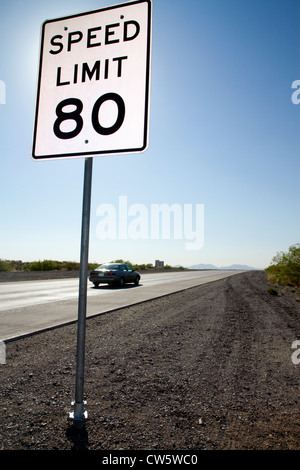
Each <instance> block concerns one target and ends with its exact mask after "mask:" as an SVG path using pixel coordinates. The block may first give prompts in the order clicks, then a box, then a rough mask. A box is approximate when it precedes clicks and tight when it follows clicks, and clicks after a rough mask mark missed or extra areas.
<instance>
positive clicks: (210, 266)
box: [188, 264, 256, 271]
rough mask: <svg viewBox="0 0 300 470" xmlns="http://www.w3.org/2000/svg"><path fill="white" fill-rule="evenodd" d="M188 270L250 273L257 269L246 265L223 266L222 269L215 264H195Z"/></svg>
mask: <svg viewBox="0 0 300 470" xmlns="http://www.w3.org/2000/svg"><path fill="white" fill-rule="evenodd" d="M188 269H237V270H239V271H249V270H253V269H256V268H252V267H251V266H247V265H245V264H232V265H231V266H222V267H221V268H219V267H218V266H215V265H214V264H194V265H193V266H189V268H188Z"/></svg>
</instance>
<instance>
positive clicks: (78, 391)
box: [69, 158, 93, 425]
mask: <svg viewBox="0 0 300 470" xmlns="http://www.w3.org/2000/svg"><path fill="white" fill-rule="evenodd" d="M92 170H93V159H92V158H86V159H85V167H84V188H83V204H82V226H81V253H80V274H79V298H78V326H77V356H76V383H75V401H74V402H72V405H73V406H74V411H73V412H71V413H69V419H71V420H73V421H74V424H79V425H80V424H82V423H83V422H84V421H85V419H87V411H86V409H85V405H86V402H84V401H83V385H84V356H85V326H86V304H87V276H88V255H89V233H90V207H91V190H92Z"/></svg>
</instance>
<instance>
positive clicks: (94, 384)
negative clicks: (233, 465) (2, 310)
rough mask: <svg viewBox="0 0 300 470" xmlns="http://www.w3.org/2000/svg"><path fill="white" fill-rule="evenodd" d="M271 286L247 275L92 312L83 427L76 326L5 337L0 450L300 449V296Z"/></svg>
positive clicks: (263, 279) (257, 276)
mask: <svg viewBox="0 0 300 470" xmlns="http://www.w3.org/2000/svg"><path fill="white" fill-rule="evenodd" d="M267 290H268V285H267V281H266V277H265V274H264V273H263V272H260V271H250V272H245V273H242V274H237V275H234V276H232V277H230V278H227V279H223V280H219V281H215V282H212V283H209V284H206V285H202V286H199V287H195V288H191V289H187V290H185V291H182V292H179V293H175V294H172V295H168V296H165V297H163V298H160V299H155V300H151V301H148V302H145V303H142V304H140V305H136V306H132V307H127V308H124V309H120V310H117V311H114V312H111V313H107V314H103V315H99V316H97V317H94V318H90V319H88V320H87V330H86V363H85V384H84V390H85V396H86V400H87V410H88V420H87V421H86V424H85V427H84V428H83V429H82V430H76V429H75V428H74V426H73V425H72V423H71V422H69V421H68V420H67V415H68V413H69V412H70V411H72V408H71V401H72V400H73V399H74V388H75V368H76V342H77V338H76V331H77V325H76V324H73V325H68V326H64V327H61V328H57V329H54V330H51V331H47V332H42V333H39V334H35V335H32V336H30V337H27V338H23V339H19V340H15V341H11V342H8V343H7V344H6V364H3V365H0V377H1V380H0V407H1V409H0V449H2V450H11V449H14V450H15V449H19V450H27V449H31V450H71V449H87V450H121V449H123V450H127V451H128V450H151V449H152V450H170V451H171V450H173V451H174V450H225V449H226V450H299V449H300V407H299V385H300V364H297V363H296V364H295V363H294V362H293V361H292V354H293V353H294V357H298V358H300V351H299V354H298V356H297V355H296V352H297V351H295V350H293V349H292V343H293V342H294V341H296V340H299V339H300V302H299V301H297V300H296V297H295V294H292V293H290V292H287V291H285V292H283V294H282V295H278V296H272V295H269V294H268V293H267ZM298 297H299V296H298ZM299 349H300V348H299Z"/></svg>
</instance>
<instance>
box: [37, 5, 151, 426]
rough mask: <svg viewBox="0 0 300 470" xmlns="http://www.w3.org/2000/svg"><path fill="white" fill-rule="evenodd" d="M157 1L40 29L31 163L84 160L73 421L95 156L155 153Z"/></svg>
mask: <svg viewBox="0 0 300 470" xmlns="http://www.w3.org/2000/svg"><path fill="white" fill-rule="evenodd" d="M151 12H152V0H131V1H127V2H125V3H121V4H118V5H112V6H108V7H106V8H101V9H98V10H95V11H87V12H83V13H80V14H74V15H70V16H66V17H62V18H55V19H52V20H47V21H45V22H44V23H43V25H42V28H41V43H40V63H39V73H38V82H37V96H36V110H35V120H34V131H33V142H32V158H33V160H35V161H39V160H40V161H43V160H51V159H57V158H59V159H60V158H74V157H85V173H84V188H83V208H82V232H81V254H80V279H79V302H78V331H77V358H76V366H77V369H76V386H75V401H74V402H73V407H74V409H73V411H72V412H70V413H69V419H72V420H74V422H75V423H76V424H82V423H83V422H84V420H85V419H86V418H87V411H86V409H85V402H84V401H83V384H84V355H85V326H86V303H87V281H88V280H87V277H88V250H89V226H90V204H91V186H92V165H93V158H92V157H93V156H96V155H120V154H126V153H130V154H132V153H141V152H144V151H145V150H146V149H147V146H148V131H149V129H148V127H149V107H150V106H149V102H150V66H151V63H150V62H151V28H152V13H151Z"/></svg>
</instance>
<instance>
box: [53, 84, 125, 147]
mask: <svg viewBox="0 0 300 470" xmlns="http://www.w3.org/2000/svg"><path fill="white" fill-rule="evenodd" d="M109 100H111V101H114V102H115V103H116V104H117V106H118V116H117V119H116V122H115V123H114V124H113V125H112V126H111V127H103V126H101V124H100V122H99V110H100V107H101V105H102V104H103V103H104V102H105V101H109ZM69 105H73V106H75V107H76V109H75V110H74V111H71V112H69V113H66V112H64V111H63V108H64V107H65V106H69ZM82 110H83V103H82V101H81V100H80V99H78V98H67V99H66V100H63V101H61V102H60V103H59V104H58V105H57V107H56V116H57V119H56V121H55V122H54V125H53V132H54V134H55V135H56V137H58V138H59V139H73V138H74V137H76V136H77V135H78V134H79V133H80V132H81V130H82V128H83V119H82V116H81V112H82ZM124 117H125V103H124V101H123V99H122V98H121V96H120V95H118V94H117V93H106V94H105V95H102V96H100V98H98V99H97V101H96V103H95V104H94V106H93V110H92V125H93V128H94V129H95V131H96V132H97V133H98V134H101V135H111V134H114V132H117V130H119V129H120V127H121V126H122V124H123V121H124ZM70 119H71V120H72V121H75V122H76V127H75V129H73V130H72V131H68V132H63V131H62V130H61V129H60V125H61V123H62V122H63V121H66V120H70Z"/></svg>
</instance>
